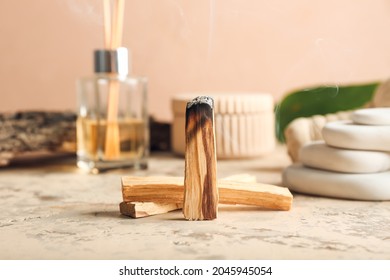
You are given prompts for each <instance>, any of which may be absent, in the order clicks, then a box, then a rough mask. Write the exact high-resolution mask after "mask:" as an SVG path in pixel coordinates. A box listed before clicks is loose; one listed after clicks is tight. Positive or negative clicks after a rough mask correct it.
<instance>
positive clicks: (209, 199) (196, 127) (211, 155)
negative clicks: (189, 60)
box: [183, 96, 218, 220]
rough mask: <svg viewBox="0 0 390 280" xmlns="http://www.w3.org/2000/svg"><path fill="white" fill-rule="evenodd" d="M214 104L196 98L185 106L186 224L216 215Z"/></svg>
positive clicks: (210, 218) (210, 101)
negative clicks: (189, 221)
mask: <svg viewBox="0 0 390 280" xmlns="http://www.w3.org/2000/svg"><path fill="white" fill-rule="evenodd" d="M213 103H214V101H213V99H212V98H211V97H208V96H199V97H197V98H195V99H194V100H192V101H191V102H189V103H187V108H186V127H185V134H186V137H185V138H186V150H185V172H184V186H185V188H184V204H183V214H184V218H185V219H187V220H213V219H216V218H217V212H218V188H217V157H216V151H215V129H214V108H213V107H214V104H213Z"/></svg>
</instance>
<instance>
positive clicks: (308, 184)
mask: <svg viewBox="0 0 390 280" xmlns="http://www.w3.org/2000/svg"><path fill="white" fill-rule="evenodd" d="M283 186H285V187H287V188H289V189H290V190H291V191H295V192H299V193H306V194H312V195H318V196H326V197H336V198H345V199H355V200H390V171H387V172H380V173H372V174H348V173H336V172H330V171H324V170H319V169H313V168H308V167H304V166H302V165H300V164H294V165H291V166H289V167H287V168H286V169H285V170H284V172H283Z"/></svg>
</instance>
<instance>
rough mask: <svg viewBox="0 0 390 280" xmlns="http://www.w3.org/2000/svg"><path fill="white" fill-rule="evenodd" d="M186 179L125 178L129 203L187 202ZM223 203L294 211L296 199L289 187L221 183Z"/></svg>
mask: <svg viewBox="0 0 390 280" xmlns="http://www.w3.org/2000/svg"><path fill="white" fill-rule="evenodd" d="M183 182H184V179H183V178H182V177H131V176H125V177H122V195H123V201H125V202H155V203H178V204H180V203H183V191H184V184H183ZM217 185H218V190H219V203H221V204H242V205H252V206H259V207H261V208H263V209H269V210H290V208H291V205H292V201H293V197H292V195H291V193H290V191H289V190H288V189H287V188H284V187H279V186H274V185H269V184H262V183H251V182H249V183H247V182H230V181H226V180H219V181H218V183H217Z"/></svg>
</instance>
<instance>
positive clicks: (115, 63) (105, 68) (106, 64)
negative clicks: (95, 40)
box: [94, 47, 129, 76]
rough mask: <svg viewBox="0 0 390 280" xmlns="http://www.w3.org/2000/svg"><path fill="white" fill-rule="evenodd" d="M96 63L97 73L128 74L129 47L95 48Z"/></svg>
mask: <svg viewBox="0 0 390 280" xmlns="http://www.w3.org/2000/svg"><path fill="white" fill-rule="evenodd" d="M94 65H95V66H94V68H95V73H113V74H119V75H123V76H127V74H128V73H129V55H128V51H127V48H123V47H121V48H117V49H113V50H108V49H101V50H95V52H94Z"/></svg>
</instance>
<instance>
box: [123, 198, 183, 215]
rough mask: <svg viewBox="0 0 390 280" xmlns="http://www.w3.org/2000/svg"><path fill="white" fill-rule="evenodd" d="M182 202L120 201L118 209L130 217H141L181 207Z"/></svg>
mask: <svg viewBox="0 0 390 280" xmlns="http://www.w3.org/2000/svg"><path fill="white" fill-rule="evenodd" d="M182 207H183V205H182V204H177V203H154V202H124V201H123V202H121V203H120V204H119V210H120V212H121V214H122V215H125V216H129V217H132V218H143V217H149V216H153V215H158V214H164V213H168V212H170V211H174V210H178V209H182Z"/></svg>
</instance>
